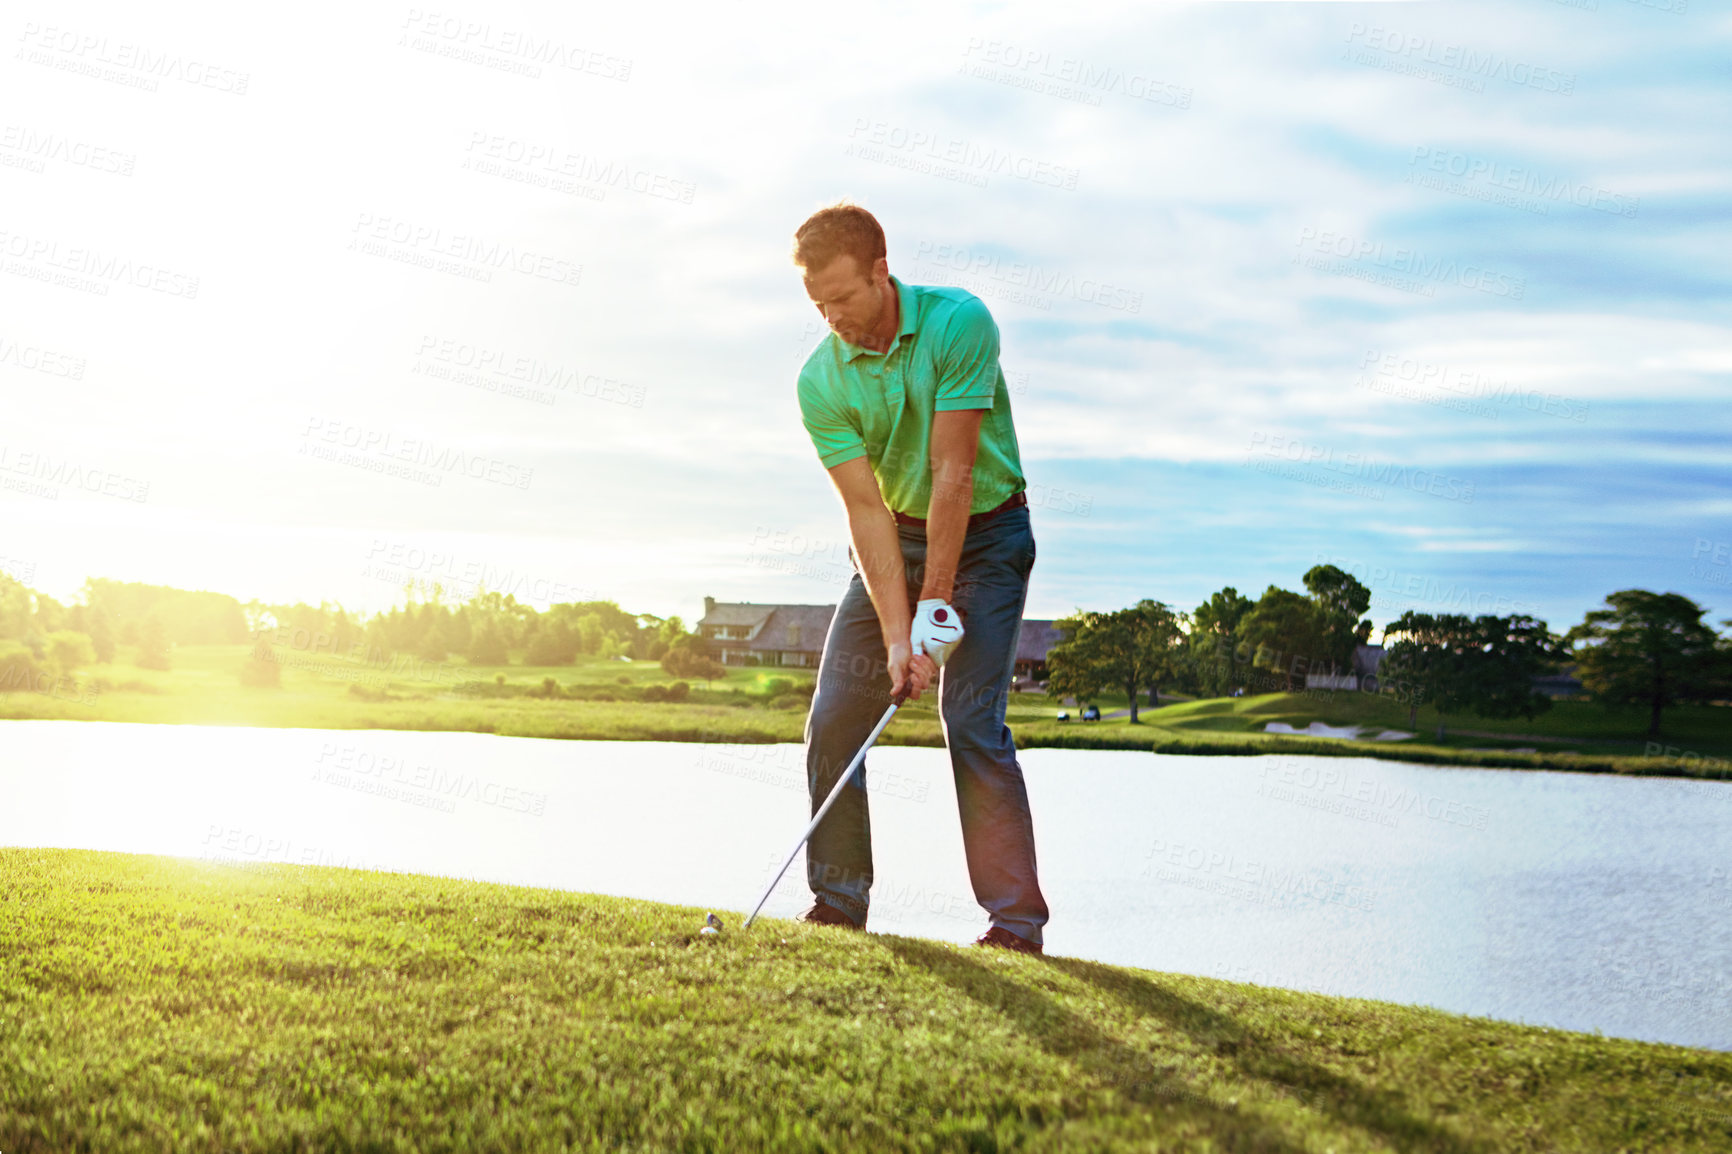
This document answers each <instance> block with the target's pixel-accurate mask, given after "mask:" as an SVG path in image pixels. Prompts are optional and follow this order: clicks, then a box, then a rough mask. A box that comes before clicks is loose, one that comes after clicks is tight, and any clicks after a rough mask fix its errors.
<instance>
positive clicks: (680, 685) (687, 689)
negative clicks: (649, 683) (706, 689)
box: [668, 681, 692, 701]
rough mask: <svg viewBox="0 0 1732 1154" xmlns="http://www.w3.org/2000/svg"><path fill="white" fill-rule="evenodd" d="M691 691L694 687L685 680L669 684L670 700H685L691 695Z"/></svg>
mask: <svg viewBox="0 0 1732 1154" xmlns="http://www.w3.org/2000/svg"><path fill="white" fill-rule="evenodd" d="M691 693H692V687H691V686H689V685H687V684H686V683H685V682H683V681H676V682H674V683H673V684H672V685H670V686H668V700H669V701H684V700H685V699H686V698H688V697H690V696H691Z"/></svg>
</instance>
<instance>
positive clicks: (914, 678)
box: [889, 641, 938, 701]
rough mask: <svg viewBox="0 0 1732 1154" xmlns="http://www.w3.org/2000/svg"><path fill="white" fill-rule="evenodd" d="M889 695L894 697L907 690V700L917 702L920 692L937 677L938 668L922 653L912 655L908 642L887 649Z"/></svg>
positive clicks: (895, 644)
mask: <svg viewBox="0 0 1732 1154" xmlns="http://www.w3.org/2000/svg"><path fill="white" fill-rule="evenodd" d="M889 664H890V694H891V696H892V697H894V696H895V695H896V694H898V693H900V692H902V689H903V687H904V686H907V688H908V700H910V701H919V700H920V692H921V690H923V689H925V688H927V687H928V686H930V685H931V684H932V679H933V678H935V677H937V676H938V666H937V665H936V664H934V663H933V660H932V658H930V657H928V656H926V655H925V654H924V653H914V652H912V651H911V650H910V648H909V645H908V642H906V641H898V642H896V643H894V644H892V645H891V646H890V647H889Z"/></svg>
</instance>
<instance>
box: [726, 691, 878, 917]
mask: <svg viewBox="0 0 1732 1154" xmlns="http://www.w3.org/2000/svg"><path fill="white" fill-rule="evenodd" d="M906 700H908V690H907V689H906V688H904V689H903V690H902V692H900V693H898V694H896V696H894V697H892V698H891V699H890V708H888V709H886V710H885V711H884V716H883V717H880V718H879V719H878V724H877V725H875V726H873V727H872V732H871V733H870V734H868V735H867V737H866V744H865V745H862V746H861V747H860V752H859V753H856V754H855V755H854V760H853V761H851V762H849V763H848V769H847V771H846V772H845V773H843V774H842V776H841V777H839V778H837V779H836V784H835V786H834V787H833V788H832V789H831V790H830V796H829V797H827V798H825V799H824V804H823V805H821V806H819V807H818V812H817V813H816V814H814V815H813V817H812V821H811V824H809V825H807V826H806V832H805V833H803V834H801V835H800V840H799V841H797V842H795V843H794V848H793V849H791V850H789V851H788V856H787V857H786V858H784V859H783V860H782V868H781V869H779V870H777V871H776V876H775V877H773V878H771V879H770V884H769V885H767V886H765V887H764V893H763V896H762V897H760V898H759V899H758V904H757V905H755V906H753V907H752V913H751V916H750V917H748V918H747V919H746V920H745V922H744V923H743V924H742V925H741V926H740V928H741V929H742V930H745V929H750V928H751V926H752V921H753V919H754V918H756V917H757V916H758V911H759V910H761V909H763V908H764V903H765V902H767V901H769V900H770V891H771V890H773V889H775V888H776V886H777V884H778V883H779V882H781V880H782V875H783V874H785V873H787V872H788V867H789V866H790V865H792V864H793V862H794V855H795V854H797V853H799V852H800V847H801V846H803V845H805V844H806V839H807V838H809V837H811V836H812V831H813V830H815V829H817V828H818V823H819V822H821V821H823V820H824V815H825V814H826V813H829V812H830V806H831V805H833V804H834V803H835V801H836V799H837V798H838V797H841V796H842V787H843V786H845V785H847V784H848V781H849V779H851V778H852V777H853V776H854V771H855V770H856V769H859V768H860V765H861V763H862V762H864V761H865V760H866V751H867V750H869V749H871V748H872V743H873V742H875V741H877V740H878V735H879V734H880V733H883V732H884V727H885V726H886V725H889V724H890V719H891V718H892V717H895V716H896V710H897V708H898V707H900V706H901V704H902V703H903V702H904V701H906Z"/></svg>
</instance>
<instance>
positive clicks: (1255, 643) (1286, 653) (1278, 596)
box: [1239, 585, 1324, 693]
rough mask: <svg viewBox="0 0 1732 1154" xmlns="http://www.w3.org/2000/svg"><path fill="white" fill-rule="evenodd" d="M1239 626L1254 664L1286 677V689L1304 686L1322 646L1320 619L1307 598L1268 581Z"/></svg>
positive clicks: (1312, 603) (1291, 689)
mask: <svg viewBox="0 0 1732 1154" xmlns="http://www.w3.org/2000/svg"><path fill="white" fill-rule="evenodd" d="M1239 629H1240V634H1241V639H1242V642H1243V643H1245V644H1249V645H1250V646H1251V650H1252V657H1251V664H1252V665H1253V666H1254V667H1256V668H1258V669H1267V670H1269V671H1270V672H1272V673H1277V674H1279V675H1280V676H1282V677H1283V678H1285V679H1286V688H1287V691H1288V692H1289V693H1291V692H1294V691H1296V690H1299V689H1303V688H1305V674H1306V671H1307V670H1308V669H1309V668H1310V666H1311V665H1312V663H1314V662H1315V661H1316V660H1317V659H1318V655H1319V654H1321V653H1322V651H1323V648H1324V639H1323V623H1322V621H1321V619H1320V618H1319V615H1318V612H1317V606H1316V604H1315V603H1314V602H1312V601H1311V599H1310V598H1307V597H1301V596H1300V595H1299V594H1297V593H1294V592H1292V591H1291V590H1288V589H1281V588H1278V587H1276V586H1274V585H1271V586H1269V588H1268V589H1266V590H1264V592H1263V596H1262V597H1260V598H1258V599H1257V604H1256V605H1255V606H1254V607H1253V608H1252V609H1251V611H1250V612H1249V613H1247V614H1246V615H1245V617H1244V620H1242V621H1241V622H1240V625H1239Z"/></svg>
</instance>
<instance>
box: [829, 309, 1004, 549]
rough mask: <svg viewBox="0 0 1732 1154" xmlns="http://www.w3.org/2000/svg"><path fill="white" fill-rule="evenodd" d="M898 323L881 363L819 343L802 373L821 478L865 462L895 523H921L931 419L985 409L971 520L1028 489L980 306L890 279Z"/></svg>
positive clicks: (866, 353) (867, 352)
mask: <svg viewBox="0 0 1732 1154" xmlns="http://www.w3.org/2000/svg"><path fill="white" fill-rule="evenodd" d="M890 283H891V284H893V285H895V286H896V296H897V300H898V301H900V302H901V306H902V317H901V320H902V323H901V325H900V327H899V329H898V331H897V333H896V339H895V340H894V341H893V342H892V343H891V345H890V348H889V349H887V350H886V351H884V352H882V353H877V352H873V351H872V350H871V349H868V348H863V347H861V346H859V345H851V344H849V343H848V342H847V341H845V340H843V339H842V338H841V337H839V336H837V335H836V334H835V333H834V332H830V333H827V334H825V336H824V339H823V340H822V341H820V342H819V343H818V347H817V348H816V349H814V350H813V351H812V355H811V356H810V357H807V358H806V364H805V366H804V367H803V368H802V369H801V370H800V382H799V395H800V416H801V419H802V420H804V422H805V424H806V431H807V432H808V433H810V434H811V436H812V445H813V447H815V448H816V449H817V450H818V460H819V461H820V462H822V463H823V465H824V467H825V468H826V469H829V468H832V467H834V466H836V465H840V464H841V463H842V462H844V461H851V460H853V459H854V458H855V457H859V456H864V457H865V458H866V460H867V462H868V463H869V464H870V465H871V466H872V472H873V475H874V476H876V477H877V478H878V489H879V492H881V493H882V494H883V495H884V504H885V505H887V506H888V507H889V508H890V511H891V512H893V513H907V514H908V515H909V516H912V517H922V518H924V517H926V515H927V506H928V505H929V504H930V502H931V500H932V463H931V456H932V416H933V414H934V413H938V412H948V411H950V410H953V409H986V410H988V411H987V414H986V416H984V417H982V418H981V421H980V447H979V448H978V449H977V450H976V452H975V457H974V500H973V502H972V503H971V504H970V505H969V507H968V511H969V512H970V513H984V512H985V511H986V510H988V509H994V508H997V507H998V506H999V505H1002V504H1003V503H1004V501H1005V498H1007V497H1009V496H1010V495H1011V494H1012V493H1016V492H1019V491H1021V490H1022V489H1024V488H1026V487H1027V482H1026V481H1025V480H1024V478H1023V475H1022V458H1021V456H1020V455H1019V453H1018V452H1017V447H1016V429H1015V428H1014V427H1013V426H1012V425H1011V422H1010V391H1009V390H1008V389H1007V388H1006V387H1005V384H1004V373H1003V371H1002V370H1001V369H1000V368H999V366H998V325H997V324H995V323H994V322H993V319H992V314H991V313H989V312H987V311H986V306H985V305H984V304H982V303H981V300H980V298H979V297H977V296H975V295H974V294H973V293H971V292H968V291H967V290H965V289H959V288H947V287H944V286H942V285H906V284H903V283H902V282H901V281H899V280H897V279H896V278H895V277H894V276H892V277H891V278H890Z"/></svg>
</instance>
